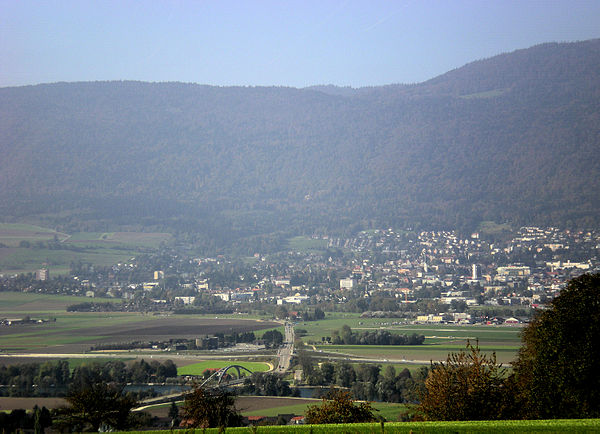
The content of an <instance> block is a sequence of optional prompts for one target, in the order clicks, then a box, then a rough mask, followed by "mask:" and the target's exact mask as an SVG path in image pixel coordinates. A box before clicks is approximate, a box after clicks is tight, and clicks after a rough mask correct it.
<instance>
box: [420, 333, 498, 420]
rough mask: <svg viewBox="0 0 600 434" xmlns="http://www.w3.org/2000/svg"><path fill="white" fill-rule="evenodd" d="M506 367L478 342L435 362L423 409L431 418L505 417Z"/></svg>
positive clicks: (474, 418) (422, 400)
mask: <svg viewBox="0 0 600 434" xmlns="http://www.w3.org/2000/svg"><path fill="white" fill-rule="evenodd" d="M504 378H505V370H504V369H502V367H501V365H499V364H497V363H496V354H495V353H493V354H492V355H489V356H488V355H486V354H483V353H481V350H480V349H479V345H478V343H476V344H475V345H472V344H471V343H470V342H468V343H467V348H466V351H465V350H462V351H460V352H458V353H451V354H449V355H448V358H447V359H446V361H445V362H441V363H436V364H433V365H432V370H431V372H430V373H429V375H428V377H427V379H426V380H425V390H424V392H423V393H422V396H421V403H420V405H419V410H420V411H421V412H422V413H423V415H424V417H425V419H428V420H487V419H498V418H500V417H501V414H500V413H501V409H502V406H503V402H504V395H503V393H504V392H503V390H504V388H503V383H504Z"/></svg>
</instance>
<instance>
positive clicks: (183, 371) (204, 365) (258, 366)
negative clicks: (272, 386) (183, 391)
mask: <svg viewBox="0 0 600 434" xmlns="http://www.w3.org/2000/svg"><path fill="white" fill-rule="evenodd" d="M230 365H239V366H243V367H244V368H246V369H248V370H250V371H252V372H266V371H268V370H269V369H271V366H269V364H268V363H263V362H241V361H239V360H205V361H203V362H199V363H194V364H192V365H186V366H181V367H179V368H177V375H202V373H203V372H204V371H205V370H207V369H221V368H225V367H227V366H230ZM236 375H237V374H236Z"/></svg>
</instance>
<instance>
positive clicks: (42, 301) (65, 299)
mask: <svg viewBox="0 0 600 434" xmlns="http://www.w3.org/2000/svg"><path fill="white" fill-rule="evenodd" d="M86 301H90V299H89V298H87V297H77V296H74V295H54V294H38V293H33V292H0V317H18V316H20V315H21V313H22V314H29V315H40V314H43V315H45V316H46V317H49V316H48V314H54V315H56V314H65V313H66V312H65V311H66V308H67V306H69V305H72V304H77V303H83V302H86ZM94 301H97V302H102V303H106V302H108V303H120V302H121V300H116V299H114V298H94ZM70 317H72V315H70Z"/></svg>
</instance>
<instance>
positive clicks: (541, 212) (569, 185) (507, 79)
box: [0, 40, 600, 237]
mask: <svg viewBox="0 0 600 434" xmlns="http://www.w3.org/2000/svg"><path fill="white" fill-rule="evenodd" d="M598 71H600V40H593V41H586V42H580V43H570V44H544V45H540V46H536V47H532V48H530V49H526V50H519V51H516V52H513V53H508V54H502V55H500V56H496V57H493V58H490V59H485V60H481V61H477V62H473V63H471V64H468V65H466V66H464V67H462V68H459V69H456V70H454V71H450V72H448V73H446V74H444V75H442V76H439V77H437V78H435V79H432V80H429V81H427V82H425V83H421V84H417V85H410V86H405V85H391V86H383V87H375V88H363V89H355V90H353V89H348V88H333V87H330V86H324V87H323V86H320V87H312V88H306V89H294V88H281V87H271V88H265V87H211V86H200V85H192V84H180V83H139V82H96V83H57V84H48V85H39V86H27V87H19V88H3V89H0V155H1V156H2V158H1V159H0V212H1V213H2V216H3V218H10V217H19V216H23V215H31V214H46V215H47V218H54V217H48V215H50V216H59V214H58V213H60V217H56V218H54V221H53V222H54V223H55V224H57V225H63V226H66V228H67V229H68V225H80V224H81V223H82V222H88V224H90V225H92V226H93V225H98V224H99V222H103V223H102V224H103V225H110V224H133V223H135V224H142V225H146V224H148V225H150V224H152V225H156V224H159V225H163V226H171V227H176V228H179V229H182V230H185V227H188V226H189V224H190V222H194V225H196V227H195V229H194V230H199V231H202V232H205V233H211V232H213V233H216V232H223V231H225V232H227V233H228V234H229V235H232V234H235V236H236V237H237V236H245V235H251V234H260V233H266V232H273V231H278V230H282V229H285V230H287V229H292V230H307V231H310V230H313V229H315V228H343V227H348V225H351V224H354V226H353V227H358V226H357V225H363V226H364V225H371V224H376V225H402V224H410V225H414V224H419V223H421V224H424V225H437V226H459V227H465V228H466V227H468V226H470V225H473V224H476V223H477V222H478V221H479V220H488V219H491V220H496V221H512V222H515V223H532V224H535V223H537V224H554V225H576V226H589V225H597V224H598V216H600V212H599V211H600V195H599V193H598V191H600V190H599V187H600V185H599V184H600V176H599V175H600V163H599V158H598V156H599V155H598V153H599V149H600V76H599V73H598ZM182 221H185V222H186V223H185V224H183V226H178V225H180V223H181V222H182Z"/></svg>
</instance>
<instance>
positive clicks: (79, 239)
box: [0, 223, 171, 275]
mask: <svg viewBox="0 0 600 434" xmlns="http://www.w3.org/2000/svg"><path fill="white" fill-rule="evenodd" d="M169 240H171V235H170V234H166V233H146V232H106V233H100V232H79V233H74V234H70V235H69V234H64V233H60V232H56V231H54V230H52V229H48V228H43V227H39V226H33V225H26V224H12V223H11V224H8V223H0V273H6V274H12V273H27V272H33V271H35V270H37V269H39V268H41V267H42V264H47V265H46V266H47V268H49V269H50V273H51V274H54V275H57V274H65V273H67V272H68V271H69V266H70V264H71V263H72V262H79V261H80V262H84V263H91V264H93V265H100V266H107V265H113V264H116V263H119V262H125V261H128V260H130V259H131V257H133V256H135V255H136V254H138V253H139V252H144V251H148V250H154V249H156V248H158V247H159V246H160V245H161V243H165V242H168V241H169ZM49 243H50V244H51V246H49Z"/></svg>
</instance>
